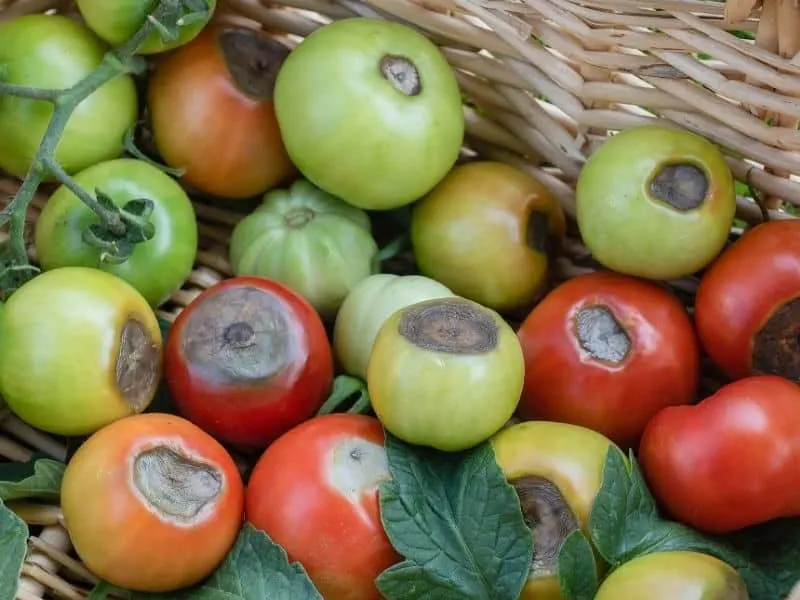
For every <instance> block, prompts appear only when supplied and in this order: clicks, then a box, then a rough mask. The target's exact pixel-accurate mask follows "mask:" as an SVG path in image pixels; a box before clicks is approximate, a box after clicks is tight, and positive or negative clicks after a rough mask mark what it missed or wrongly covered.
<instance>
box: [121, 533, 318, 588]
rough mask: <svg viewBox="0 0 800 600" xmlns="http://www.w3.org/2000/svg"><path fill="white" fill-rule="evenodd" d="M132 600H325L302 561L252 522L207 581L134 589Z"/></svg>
mask: <svg viewBox="0 0 800 600" xmlns="http://www.w3.org/2000/svg"><path fill="white" fill-rule="evenodd" d="M131 600H323V598H322V595H321V594H320V593H319V592H318V591H317V589H316V588H315V587H314V584H313V583H311V580H310V579H309V578H308V574H307V573H306V571H305V569H304V568H303V566H302V565H301V564H300V563H289V559H288V558H287V556H286V551H285V550H284V549H283V548H281V547H280V546H279V545H278V544H276V543H275V542H273V541H272V540H271V539H270V538H269V537H268V536H267V534H266V533H264V532H263V531H261V530H259V529H256V528H255V527H253V526H252V525H250V524H249V523H247V524H245V526H244V527H243V528H242V532H241V534H239V539H238V540H237V541H236V545H235V546H234V547H233V549H232V550H231V552H230V553H229V554H228V556H227V558H226V559H225V562H223V563H222V565H221V566H220V568H219V569H217V571H216V572H215V573H214V574H213V575H211V577H209V578H208V579H207V580H206V581H205V582H204V583H202V584H201V585H198V586H196V587H193V588H189V589H186V590H181V591H179V592H170V593H168V594H142V593H138V592H134V593H132V594H131Z"/></svg>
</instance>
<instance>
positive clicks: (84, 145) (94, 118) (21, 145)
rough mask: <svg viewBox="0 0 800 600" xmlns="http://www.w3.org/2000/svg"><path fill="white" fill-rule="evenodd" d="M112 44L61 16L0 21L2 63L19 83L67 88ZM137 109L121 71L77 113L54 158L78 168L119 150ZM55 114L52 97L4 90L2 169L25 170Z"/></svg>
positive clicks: (7, 78)
mask: <svg viewBox="0 0 800 600" xmlns="http://www.w3.org/2000/svg"><path fill="white" fill-rule="evenodd" d="M104 1H107V0H104ZM113 4H116V3H113ZM108 49H109V48H108V47H107V46H106V45H105V44H104V43H103V42H102V41H100V40H99V39H98V38H97V37H96V36H95V35H94V34H93V33H92V32H91V31H90V30H89V29H87V28H86V27H84V26H83V25H81V24H80V23H78V22H76V21H75V20H73V19H70V18H69V17H65V16H61V15H42V14H37V15H26V16H23V17H17V18H16V19H12V20H10V21H6V22H4V23H0V69H1V70H2V71H3V72H4V75H3V79H4V81H5V82H6V83H10V84H14V85H21V86H26V87H34V88H41V89H65V88H69V87H71V86H73V85H75V84H76V83H78V82H79V81H80V80H82V79H83V78H84V77H86V76H87V75H89V73H91V72H92V71H93V70H94V69H95V68H96V67H97V66H98V65H99V64H100V61H101V60H102V59H103V56H104V55H105V53H106V51H108ZM137 112H138V100H137V96H136V87H135V85H134V83H133V78H131V76H130V75H119V76H117V77H116V78H114V79H112V80H111V81H109V82H108V83H106V84H105V85H103V86H101V87H100V88H99V89H98V90H97V91H95V92H94V93H93V94H91V95H90V96H89V97H88V98H86V99H85V100H84V101H83V102H81V103H80V104H79V105H78V107H77V108H76V109H75V112H73V113H72V116H70V118H69V121H67V126H66V128H65V130H64V134H63V135H62V136H61V138H60V140H59V142H58V146H57V147H56V159H57V160H58V161H59V163H61V165H62V166H63V167H64V169H65V170H66V171H67V172H68V173H77V172H78V171H81V170H83V169H85V168H86V167H89V166H91V165H93V164H95V163H98V162H101V161H104V160H108V159H111V158H115V157H117V156H119V155H120V154H121V153H122V141H123V139H124V137H125V132H126V131H128V129H130V127H131V126H132V125H133V124H134V123H135V122H136V116H137ZM52 116H53V105H52V104H51V103H49V102H45V101H44V100H30V99H27V98H20V97H16V96H9V95H3V94H0V169H5V170H6V171H8V172H9V173H11V174H13V175H16V176H18V177H23V176H24V175H25V173H26V172H27V171H28V169H29V168H30V165H31V162H32V160H33V157H34V155H35V154H36V151H37V150H38V148H39V144H40V143H41V141H42V137H43V136H44V132H45V130H46V129H47V125H48V124H49V122H50V119H51V117H52Z"/></svg>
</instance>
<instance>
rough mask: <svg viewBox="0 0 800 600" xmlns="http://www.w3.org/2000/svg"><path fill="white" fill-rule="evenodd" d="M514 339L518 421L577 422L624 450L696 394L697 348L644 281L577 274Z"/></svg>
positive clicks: (682, 320) (662, 294)
mask: <svg viewBox="0 0 800 600" xmlns="http://www.w3.org/2000/svg"><path fill="white" fill-rule="evenodd" d="M518 335H519V339H520V343H521V344H522V351H523V354H524V355H525V388H524V391H523V393H522V399H521V400H520V403H519V407H518V409H517V412H518V414H519V415H520V416H521V417H522V418H523V419H544V420H549V421H563V422H566V423H573V424H575V425H582V426H584V427H588V428H589V429H594V430H595V431H599V432H600V433H602V434H604V435H606V436H608V437H609V438H611V439H612V440H614V442H616V443H617V444H619V445H620V446H622V447H624V448H628V447H631V446H635V445H636V443H637V442H638V440H639V436H640V435H641V434H642V431H643V430H644V428H645V426H646V425H647V422H648V421H649V420H650V418H651V417H652V416H653V415H654V414H656V413H657V412H658V411H659V410H661V409H662V408H663V407H665V406H670V405H675V404H687V403H689V402H691V401H692V400H694V397H695V394H696V392H697V387H698V383H699V377H700V351H699V348H698V343H697V340H696V337H695V334H694V331H693V329H692V324H691V321H690V320H689V316H688V315H687V314H686V311H685V310H684V308H683V305H682V304H681V303H680V301H679V300H678V299H677V298H676V297H675V296H674V295H673V294H671V293H670V292H668V291H666V290H664V289H663V288H661V287H659V286H657V285H656V284H654V283H651V282H648V281H644V280H641V279H635V278H633V277H628V276H626V275H620V274H618V273H612V272H598V273H590V274H588V275H581V276H578V277H576V278H574V279H572V280H569V281H567V282H566V283H563V284H561V285H560V286H558V287H557V288H555V289H554V290H553V291H552V292H550V293H549V294H548V295H547V296H545V298H544V299H543V300H542V301H541V302H540V303H539V304H538V305H537V306H536V308H534V309H533V311H531V313H530V314H529V315H528V316H527V318H526V319H525V320H524V321H523V323H522V325H521V327H520V329H519V332H518Z"/></svg>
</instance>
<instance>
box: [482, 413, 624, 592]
mask: <svg viewBox="0 0 800 600" xmlns="http://www.w3.org/2000/svg"><path fill="white" fill-rule="evenodd" d="M491 444H492V447H493V449H494V453H495V458H496V460H497V464H498V465H499V466H500V468H501V469H502V470H503V474H504V475H505V477H506V479H507V480H508V482H509V483H510V484H511V485H512V486H514V489H515V490H516V492H517V496H518V497H519V500H520V506H521V507H522V512H523V515H524V516H525V519H526V522H527V523H529V524H530V523H534V524H535V525H534V526H533V528H532V534H533V538H534V556H533V564H532V567H531V572H530V573H529V575H528V581H527V582H526V583H525V587H524V588H523V591H522V595H521V596H520V600H562V598H563V596H562V595H561V588H560V587H559V584H558V572H557V569H558V552H559V550H560V548H561V543H562V542H563V541H564V539H565V538H566V537H567V536H568V535H569V534H570V533H572V532H573V531H575V530H576V529H581V530H582V531H583V532H584V533H585V534H587V538H588V533H589V530H588V527H589V514H590V513H591V510H592V505H593V504H594V500H595V498H596V496H597V493H598V492H599V491H600V488H601V486H602V484H603V468H604V466H605V460H606V455H607V454H608V451H609V449H610V448H615V446H614V444H613V443H612V442H611V440H609V439H608V438H606V437H605V436H603V435H601V434H599V433H597V432H596V431H592V430H590V429H586V428H584V427H579V426H577V425H569V424H567V423H555V422H547V421H527V422H524V423H517V424H515V425H511V426H509V427H506V428H505V429H502V430H500V431H499V432H498V433H497V434H495V435H494V436H493V437H492V438H491ZM616 450H619V448H616ZM623 458H624V456H623ZM625 460H627V459H625ZM605 569H606V566H605V565H604V564H603V563H602V561H601V560H600V558H599V556H598V574H601V573H602V572H603V571H604V570H605Z"/></svg>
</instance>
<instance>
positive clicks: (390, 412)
mask: <svg viewBox="0 0 800 600" xmlns="http://www.w3.org/2000/svg"><path fill="white" fill-rule="evenodd" d="M524 375H525V363H524V360H523V355H522V348H521V346H520V343H519V340H518V339H517V335H516V333H514V330H513V329H512V328H511V326H510V325H508V323H506V322H505V321H504V320H503V319H502V317H500V315H499V314H497V313H496V312H495V311H493V310H491V309H489V308H486V307H484V306H481V305H480V304H478V303H477V302H473V301H471V300H467V299H466V298H460V297H450V298H438V299H433V300H424V301H422V302H417V303H415V304H412V305H410V306H407V307H405V308H401V309H400V310H398V311H397V312H395V313H394V314H393V315H392V316H391V317H389V318H388V319H387V320H386V321H385V322H384V324H383V325H382V326H381V328H380V330H379V331H378V336H377V337H376V338H375V343H374V344H373V346H372V353H371V354H370V357H369V363H368V364H367V390H368V391H369V397H370V400H371V401H372V407H373V409H374V410H375V414H376V415H377V417H378V419H380V421H381V423H383V426H384V427H385V428H386V429H387V430H388V431H389V432H391V433H392V434H393V435H395V436H396V437H398V438H400V439H401V440H403V441H405V442H408V443H409V444H417V445H420V446H430V447H433V448H436V449H438V450H443V451H450V452H456V451H459V450H466V449H467V448H471V447H473V446H475V445H477V444H479V443H481V442H482V441H484V440H486V439H488V438H489V437H490V436H492V435H493V434H494V433H496V432H497V431H499V430H500V428H501V427H503V425H505V424H506V422H507V421H508V420H509V419H510V418H511V415H512V414H514V410H515V409H516V407H517V403H518V402H519V398H520V394H521V393H522V384H523V379H524Z"/></svg>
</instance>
